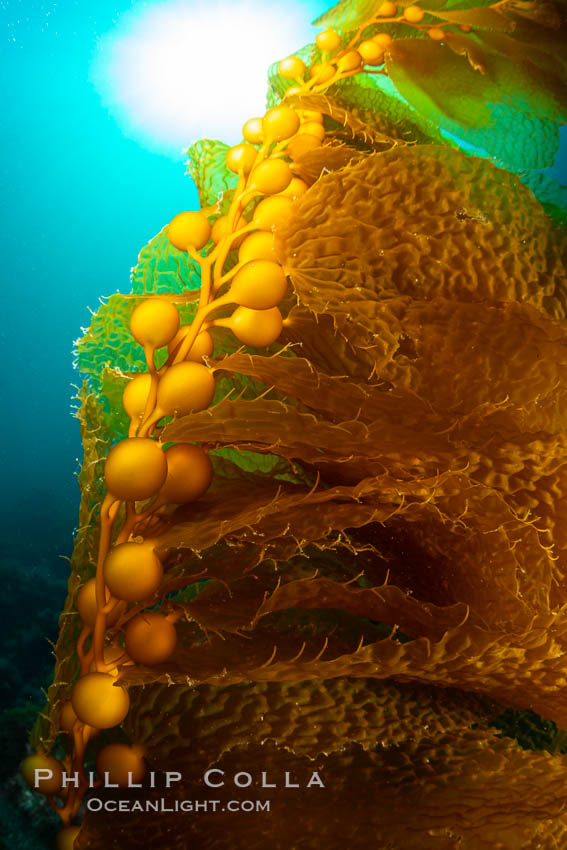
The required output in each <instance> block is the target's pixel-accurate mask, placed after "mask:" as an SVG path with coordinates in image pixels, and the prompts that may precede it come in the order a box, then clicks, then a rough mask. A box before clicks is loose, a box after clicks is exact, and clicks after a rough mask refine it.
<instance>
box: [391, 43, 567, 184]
mask: <svg viewBox="0 0 567 850" xmlns="http://www.w3.org/2000/svg"><path fill="white" fill-rule="evenodd" d="M386 67H387V70H388V73H389V74H390V77H391V79H392V81H393V82H394V84H395V86H396V88H397V89H398V91H399V92H400V94H401V95H402V96H403V97H404V98H405V99H406V100H407V101H408V102H409V103H410V104H411V105H412V106H413V107H414V109H415V110H416V111H417V112H419V113H420V114H421V115H423V116H425V117H427V118H428V119H429V120H430V121H431V122H432V123H433V124H436V125H438V126H440V127H442V128H443V129H444V130H447V131H448V132H450V133H452V134H454V135H455V136H456V137H457V138H459V139H462V140H463V141H464V142H467V143H468V144H470V145H473V146H474V147H475V148H477V149H478V150H480V151H486V153H487V154H488V155H491V156H494V157H497V158H498V159H499V160H501V161H502V162H503V163H504V164H505V166H506V167H507V168H508V169H510V170H512V171H516V170H520V169H533V168H546V167H548V166H551V165H552V164H553V161H554V159H555V156H556V154H557V151H558V149H559V130H558V123H559V122H560V121H561V120H562V117H563V116H562V110H560V104H559V103H558V102H557V100H556V97H555V94H554V93H550V92H549V91H548V90H547V89H545V88H543V86H541V85H538V82H540V81H538V80H537V79H536V78H535V77H534V76H533V75H531V69H530V70H528V69H527V67H526V65H525V64H523V65H520V64H514V63H512V62H511V61H510V59H509V58H508V57H505V56H502V55H501V54H499V53H496V52H493V51H487V52H486V70H487V73H486V74H481V73H479V72H478V71H475V70H473V68H472V67H471V66H470V64H469V62H468V61H467V59H466V58H465V57H461V56H457V55H456V54H455V53H454V52H453V50H451V48H450V47H448V46H446V45H443V44H441V43H439V42H433V41H425V40H420V41H417V40H415V39H398V40H396V41H394V42H393V44H392V45H391V46H390V49H389V52H388V54H387V56H386Z"/></svg>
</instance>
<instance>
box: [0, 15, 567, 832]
mask: <svg viewBox="0 0 567 850" xmlns="http://www.w3.org/2000/svg"><path fill="white" fill-rule="evenodd" d="M132 5H133V4H124V7H123V8H122V7H120V6H117V5H116V4H114V3H113V4H104V3H98V4H96V7H94V8H89V9H88V10H87V7H86V6H85V5H84V4H82V3H67V4H66V3H63V4H32V3H22V4H4V5H3V6H2V10H1V13H2V32H3V47H4V49H3V57H4V58H3V62H4V63H5V71H6V74H7V77H8V78H9V79H10V80H11V81H12V83H11V84H10V86H9V87H8V90H7V92H6V95H5V102H4V115H3V117H4V122H3V123H4V130H5V132H4V134H3V153H4V156H3V165H2V178H3V179H2V194H3V196H4V198H5V199H7V201H8V202H7V203H5V204H4V205H3V217H4V224H3V234H4V244H5V252H6V253H5V255H4V264H3V284H2V301H3V304H2V306H3V316H4V322H3V323H2V329H1V334H2V342H3V344H4V357H5V358H6V360H7V363H8V368H5V370H4V371H3V388H2V389H3V393H2V397H3V399H4V408H5V415H4V417H3V421H2V428H3V429H4V431H3V434H2V438H3V439H2V442H1V446H2V449H1V451H2V469H3V472H4V481H5V486H4V487H3V489H2V495H1V497H0V498H2V512H1V517H2V561H1V570H2V581H3V588H4V593H3V594H2V603H1V604H2V622H3V630H2V638H1V641H2V643H1V644H0V658H1V661H0V664H2V672H3V676H2V677H1V679H0V710H2V712H3V715H2V717H3V722H2V724H1V728H0V737H2V738H3V739H4V740H3V745H4V752H5V753H7V757H6V758H5V760H4V762H3V766H2V770H3V778H4V779H7V778H9V776H10V775H11V774H12V773H13V770H14V769H15V766H16V765H17V762H18V761H19V759H20V758H21V757H22V755H23V752H24V748H25V733H26V730H27V729H29V727H30V725H31V723H32V722H33V719H34V717H35V714H36V713H37V711H38V709H39V708H40V707H41V704H42V699H43V698H42V692H41V688H42V687H46V686H47V684H48V683H49V680H50V676H51V668H52V661H53V659H52V654H51V648H50V646H49V643H48V642H47V641H46V637H49V638H50V639H52V640H54V639H55V638H56V634H57V619H58V615H59V612H60V610H61V609H62V607H63V602H64V599H65V595H66V582H67V578H68V564H67V562H66V560H65V556H67V557H68V556H70V554H71V549H72V535H73V529H74V528H75V526H76V523H77V512H78V503H79V490H78V486H77V484H76V480H75V475H76V472H77V469H78V463H77V459H80V456H81V444H80V439H79V432H78V423H77V422H76V420H75V419H74V418H73V417H72V415H71V414H72V404H73V401H72V390H71V385H72V384H74V383H76V382H77V373H76V372H75V371H74V370H73V353H72V348H73V341H74V340H75V339H76V338H77V337H78V336H79V335H80V333H81V325H83V326H86V325H88V323H89V321H90V313H89V312H88V310H87V308H88V307H91V308H92V309H93V310H96V308H97V307H98V299H99V296H101V295H110V294H111V293H112V292H115V291H117V290H119V291H124V292H125V291H128V289H129V269H130V268H131V267H132V266H134V265H135V263H136V261H137V257H138V253H139V251H140V248H141V246H142V245H144V244H145V243H146V242H147V241H148V240H149V239H151V238H152V237H153V236H154V235H155V234H156V233H157V232H158V231H159V230H160V229H161V228H162V227H163V225H164V223H165V222H167V221H169V219H170V218H171V216H172V214H174V213H175V212H177V211H178V210H182V209H190V208H195V207H196V206H198V197H197V193H196V191H195V188H194V186H193V184H192V181H191V180H190V178H189V177H188V176H184V175H183V165H182V163H183V160H184V157H183V156H180V157H179V158H178V159H177V160H176V159H175V158H174V157H171V156H166V155H160V154H159V153H156V152H155V151H150V150H147V149H144V147H143V146H142V145H140V144H139V143H138V142H137V141H136V140H135V139H133V138H129V137H128V135H126V134H125V133H124V131H123V129H122V128H120V127H119V126H118V125H117V123H116V122H115V121H114V120H113V117H112V115H111V114H109V113H108V111H107V110H106V109H105V108H104V106H103V105H102V104H101V101H100V97H99V95H98V94H97V92H96V91H95V89H94V87H93V86H92V84H91V82H90V81H89V58H90V55H91V53H92V51H93V50H94V49H95V44H96V38H97V35H98V34H101V33H103V32H105V31H106V30H107V29H108V28H110V27H112V25H113V23H114V22H116V19H117V17H119V16H120V14H121V12H123V11H128V9H130V8H131V6H132ZM326 5H327V4H325V5H324V6H323V7H322V8H319V9H316V8H314V9H313V15H312V17H315V15H316V14H317V13H318V12H320V11H323V9H324V8H325V6H326ZM274 58H277V57H274ZM562 132H564V128H563V130H562ZM565 150H566V145H565V141H563V144H562V152H561V153H560V155H559V156H558V157H557V159H556V163H555V166H554V168H553V169H552V170H551V171H550V172H549V173H550V174H552V175H553V176H554V177H555V179H557V180H559V181H560V182H562V183H565V182H567V179H566V175H565V168H566V166H565V162H566V159H565ZM62 556H63V557H62ZM35 840H36V841H37V838H36V839H35ZM22 846H23V845H22ZM31 846H37V845H31Z"/></svg>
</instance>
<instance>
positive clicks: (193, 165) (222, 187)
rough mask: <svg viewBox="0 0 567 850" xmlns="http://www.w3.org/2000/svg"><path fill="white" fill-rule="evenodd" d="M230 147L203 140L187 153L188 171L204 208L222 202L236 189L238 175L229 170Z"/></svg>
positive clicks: (212, 140) (215, 141)
mask: <svg viewBox="0 0 567 850" xmlns="http://www.w3.org/2000/svg"><path fill="white" fill-rule="evenodd" d="M229 148H230V145H227V144H225V142H220V141H219V140H218V139H201V140H200V141H198V142H195V144H193V145H191V147H189V148H188V149H187V151H186V153H187V156H188V157H189V162H188V166H187V171H188V173H189V174H190V175H191V177H192V178H193V180H194V181H195V185H196V186H197V191H198V192H199V202H200V204H201V207H202V208H205V207H210V206H212V205H213V204H215V203H217V202H219V201H221V202H222V197H223V195H224V193H225V192H228V191H230V190H231V189H234V188H235V187H236V184H237V183H238V175H236V174H234V173H233V172H232V171H230V170H229V169H228V168H227V165H226V153H227V151H228V150H229Z"/></svg>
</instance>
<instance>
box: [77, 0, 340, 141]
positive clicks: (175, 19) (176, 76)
mask: <svg viewBox="0 0 567 850" xmlns="http://www.w3.org/2000/svg"><path fill="white" fill-rule="evenodd" d="M327 5H330V4H323V5H322V6H321V7H320V11H323V10H324V9H325V8H326V6H327ZM318 11H319V10H317V8H316V7H315V5H314V4H313V3H302V2H301V0H295V3H294V2H288V3H283V2H266V0H246V2H239V0H232V2H231V0H212V2H203V0H201V2H191V0H189V2H179V0H175V2H165V3H161V4H158V5H153V6H147V5H145V4H144V7H143V8H142V9H140V7H137V8H136V7H134V9H133V10H132V12H131V13H129V14H128V15H126V16H124V18H122V19H121V20H120V22H119V23H118V24H117V26H116V28H115V29H114V30H112V31H111V32H110V33H107V34H106V35H105V36H103V37H102V38H101V40H100V42H99V47H98V50H97V53H96V55H95V57H94V61H93V65H92V80H93V82H94V84H95V86H96V88H97V89H98V91H99V94H100V95H101V97H102V99H103V102H104V104H105V106H106V107H107V108H108V109H109V111H110V113H111V115H112V116H113V118H115V120H117V121H118V122H119V124H120V126H121V129H122V130H123V132H124V133H125V134H126V135H128V136H129V137H131V138H133V139H135V140H136V141H137V142H140V143H142V144H144V145H145V146H147V147H150V148H152V149H153V150H156V151H159V152H162V153H169V154H171V155H174V156H178V155H179V154H180V151H181V149H182V148H184V147H186V146H187V145H188V144H190V143H191V142H192V141H195V140H196V139H199V138H202V137H208V138H220V139H222V140H223V141H225V142H228V143H231V144H234V143H236V142H238V141H240V140H241V138H242V133H241V130H242V125H243V124H244V122H245V121H246V120H247V119H248V118H251V117H253V116H256V115H262V114H263V113H264V111H265V104H266V91H267V70H268V68H269V66H270V65H271V63H272V62H274V61H277V60H279V59H282V58H284V57H285V56H288V55H289V54H290V53H292V52H293V51H294V50H296V49H298V48H299V47H301V46H303V45H304V44H306V43H308V42H309V41H313V40H314V37H315V35H316V33H317V30H316V29H315V28H314V27H311V26H310V23H309V22H310V21H311V20H313V18H314V17H315V16H316V14H317V13H318Z"/></svg>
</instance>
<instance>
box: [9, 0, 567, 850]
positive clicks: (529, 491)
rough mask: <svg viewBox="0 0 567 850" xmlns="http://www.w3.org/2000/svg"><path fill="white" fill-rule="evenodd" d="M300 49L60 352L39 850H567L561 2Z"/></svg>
mask: <svg viewBox="0 0 567 850" xmlns="http://www.w3.org/2000/svg"><path fill="white" fill-rule="evenodd" d="M316 24H318V25H320V26H321V28H322V30H321V32H320V33H319V35H318V36H317V39H316V43H315V44H313V45H309V46H308V47H306V48H304V49H302V50H300V51H298V53H297V55H295V56H293V57H289V58H287V59H284V60H282V61H281V62H280V63H279V64H278V65H277V66H275V67H274V69H273V71H272V73H271V75H270V90H269V101H268V107H269V108H268V111H267V112H266V114H265V115H264V116H262V117H256V118H251V119H249V120H248V121H246V123H245V124H244V127H243V142H242V144H238V145H236V146H234V147H231V148H229V147H228V146H227V145H224V144H222V143H221V142H218V141H211V140H204V141H202V142H200V143H197V144H196V145H194V146H193V147H192V148H190V150H189V157H190V161H189V168H190V172H191V175H192V176H193V178H194V180H195V182H196V184H197V187H198V189H199V196H200V203H201V209H200V210H193V211H184V212H181V213H179V214H178V215H176V216H175V218H174V219H173V220H172V222H171V223H170V224H169V225H168V227H166V228H164V230H163V231H162V232H161V233H160V234H159V235H158V236H157V237H156V238H155V239H154V240H152V242H150V244H149V245H148V246H146V248H145V249H144V250H143V251H142V252H141V254H140V260H139V263H138V266H137V267H136V269H135V270H134V273H133V291H132V294H131V295H114V296H112V297H111V298H110V299H108V301H106V302H105V303H104V304H103V305H102V306H101V308H100V309H99V311H98V313H97V314H96V315H95V316H94V317H93V320H92V323H91V327H90V328H89V330H88V331H87V332H86V334H85V336H84V337H83V338H82V339H81V340H80V341H79V343H78V365H79V368H80V370H81V371H82V372H83V374H84V376H85V380H84V383H83V387H82V389H81V392H80V402H81V405H80V409H79V411H78V417H79V420H80V422H81V428H82V435H83V444H84V451H85V456H84V463H83V468H82V472H81V476H80V483H81V490H82V501H81V513H80V528H79V532H78V534H77V539H76V545H75V552H74V556H73V560H72V570H71V577H70V581H69V596H68V600H67V603H66V606H65V610H64V611H63V614H62V616H61V621H60V622H61V633H60V637H59V641H58V644H57V650H56V654H57V663H56V669H55V678H54V682H53V684H52V686H51V687H50V689H49V704H48V707H47V708H46V710H45V712H44V713H43V714H42V715H41V717H40V718H39V719H38V722H37V724H36V727H35V729H34V732H33V736H32V738H33V745H34V748H35V752H34V754H33V755H31V756H29V758H28V759H26V761H25V762H24V765H23V772H24V775H25V776H26V778H27V779H28V781H29V782H30V784H32V785H34V786H35V787H37V788H38V790H39V791H40V792H42V793H44V794H45V795H47V797H48V799H49V800H50V802H51V804H52V806H53V807H54V808H55V809H56V810H57V811H58V813H59V814H60V816H61V819H62V822H63V829H62V830H61V832H60V833H59V835H58V838H57V841H58V846H59V847H60V848H61V850H66V849H67V848H70V847H75V848H77V850H86V848H93V850H95V848H96V850H98V848H137V847H148V848H155V849H156V850H158V848H168V850H169V848H171V850H173V848H179V850H181V848H195V850H197V848H198V850H201V848H203V850H204V848H211V850H212V849H213V848H218V850H221V849H222V848H245V847H246V848H258V850H264V848H268V847H270V848H281V850H290V848H313V850H320V849H321V850H327V849H328V850H334V848H339V847H344V846H348V847H350V848H354V850H358V848H366V847H367V846H369V843H370V842H372V844H371V846H374V847H377V848H384V850H385V848H392V850H402V848H403V849H404V850H405V849H406V848H416V850H418V849H419V850H429V848H431V850H436V849H437V848H439V850H449V848H451V850H496V849H497V848H500V850H520V848H525V850H528V848H534V847H538V848H542V850H550V848H563V847H565V846H566V845H567V814H566V813H565V804H564V795H565V785H566V782H567V761H566V760H565V757H564V756H563V755H562V750H563V749H565V746H564V740H565V736H564V733H563V732H561V731H560V730H561V727H567V696H566V693H567V691H566V690H565V687H564V686H565V684H566V682H567V668H566V662H565V652H566V650H567V531H566V529H567V523H566V520H567V507H566V501H565V493H566V492H567V424H566V423H567V381H566V380H565V378H564V376H563V370H566V371H567V333H566V328H567V326H566V324H565V317H566V298H567V290H566V288H565V287H566V279H565V278H566V275H565V257H566V252H565V247H566V235H565V234H566V231H565V227H564V223H565V209H566V205H565V195H564V192H565V190H564V189H563V187H561V186H559V185H558V184H557V183H556V182H554V181H553V180H552V179H551V178H550V177H548V176H546V175H545V174H543V173H541V169H544V168H545V167H547V166H549V165H551V164H552V163H553V161H554V159H555V157H556V154H557V151H558V148H559V130H558V128H559V125H560V124H561V123H562V122H563V121H564V120H565V111H566V108H567V86H566V70H567V68H566V62H565V59H564V57H563V56H562V54H561V48H562V46H564V45H563V43H562V42H563V37H564V28H563V22H562V6H561V4H559V3H555V2H539V1H538V0H536V2H527V0H499V2H496V3H486V4H485V3H482V2H481V3H479V2H478V0H457V2H455V0H428V2H426V3H424V4H423V6H417V5H414V4H410V3H408V2H400V3H393V2H390V0H385V2H381V3H376V2H371V1H370V0H358V2H357V0H341V2H340V3H339V4H338V5H337V6H336V7H335V8H333V9H332V10H331V11H330V12H328V13H327V14H326V15H324V16H323V17H322V18H320V19H319V20H318V21H317V22H316ZM511 717H512V718H513V719H512V720H511V719H510V718H511ZM522 718H523V720H522ZM540 718H544V720H542V719H540ZM118 727H120V728H118ZM558 727H559V728H558ZM532 729H533V734H532V732H531V730H532ZM518 730H522V731H521V734H520V732H519V731H518ZM95 765H96V773H97V774H98V777H97V778H94V779H93V777H95V773H94V770H95V767H94V766H95ZM211 769H212V770H214V774H211V775H214V776H215V777H216V778H217V779H218V777H220V776H223V775H224V776H225V777H226V784H225V785H223V786H218V783H216V785H217V787H215V788H214V791H211V789H208V788H206V787H205V786H203V774H204V773H205V772H206V771H207V770H211ZM167 771H169V772H170V773H171V772H175V773H178V774H179V776H180V779H179V781H178V782H176V783H175V784H174V785H173V786H172V787H170V788H166V789H165V790H164V786H163V783H162V782H161V780H160V777H161V779H163V777H165V776H166V772H167ZM218 771H224V774H221V773H219V772H218ZM235 774H236V777H235V779H236V784H235V785H234V784H230V785H229V784H228V783H229V779H230V781H231V783H232V777H233V776H234V775H235ZM314 776H316V777H317V779H316V780H314V779H313V777H314ZM69 777H71V782H68V781H67V782H66V781H65V780H66V779H69ZM156 777H157V779H156ZM262 777H263V781H262ZM310 778H311V781H310ZM248 780H249V781H248ZM109 784H110V785H111V786H112V787H107V786H109ZM93 785H94V787H95V789H96V790H94V791H92V790H90V788H89V786H91V787H92V786H93ZM132 785H141V786H142V790H140V788H132V787H129V786H132ZM286 785H287V787H282V786H286ZM322 785H324V787H321V786H322ZM274 786H276V790H274ZM211 794H212V795H213V796H214V797H216V798H218V801H219V803H218V808H216V807H215V809H214V810H213V808H212V807H210V806H209V808H207V806H206V804H205V805H204V806H202V807H201V809H198V808H197V809H196V810H193V811H191V807H190V805H189V806H188V805H187V804H188V802H191V801H199V800H200V801H201V802H203V801H204V800H205V799H206V798H207V797H210V796H211ZM85 795H86V797H85ZM243 797H244V799H242V798H243ZM250 798H254V799H255V802H256V803H259V804H261V805H259V806H257V809H258V810H254V811H248V809H247V808H246V805H245V804H246V802H247V800H248V801H250ZM85 800H87V801H89V800H90V801H91V803H92V805H91V804H88V805H87V806H85V805H84V803H85ZM230 800H232V801H233V802H234V801H235V800H236V801H237V802H238V806H236V810H234V811H229V809H230V805H229V801H230ZM164 801H165V803H166V805H165V807H164ZM119 802H120V812H118V811H117V808H118V804H119ZM191 805H194V802H193V803H191ZM197 812H198V813H197ZM82 813H84V814H83V817H82V824H81V826H80V827H79V825H78V820H79V819H80V817H81V814H82Z"/></svg>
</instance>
